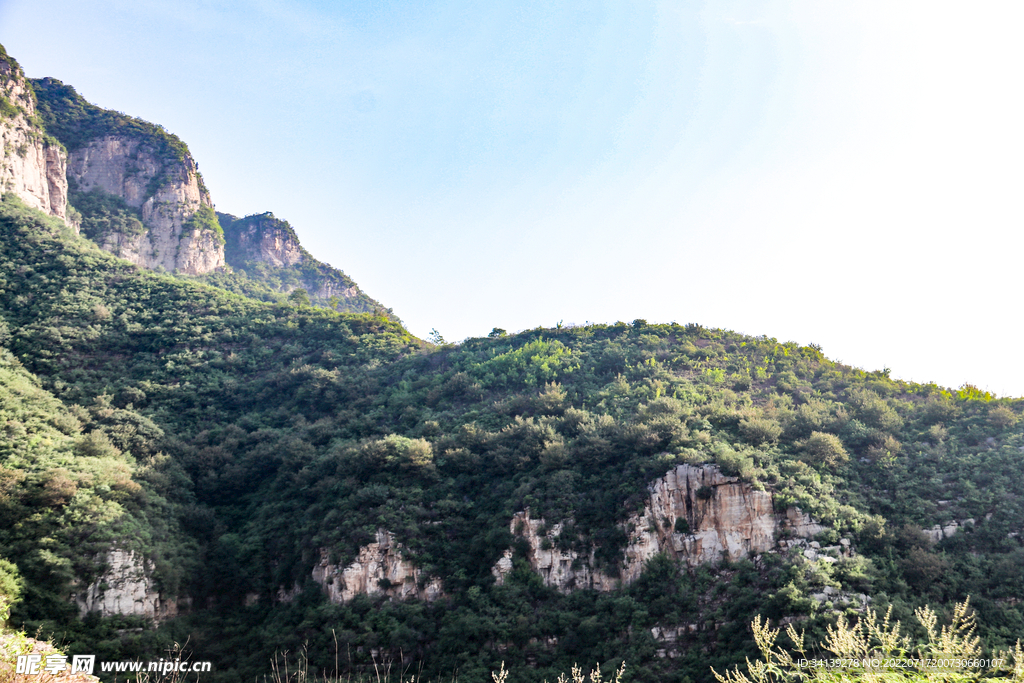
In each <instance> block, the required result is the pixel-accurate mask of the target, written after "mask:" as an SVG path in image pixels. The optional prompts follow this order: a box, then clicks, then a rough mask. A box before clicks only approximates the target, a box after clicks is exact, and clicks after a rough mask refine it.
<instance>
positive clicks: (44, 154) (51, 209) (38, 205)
mask: <svg viewBox="0 0 1024 683" xmlns="http://www.w3.org/2000/svg"><path fill="white" fill-rule="evenodd" d="M35 114H36V99H35V95H34V93H33V92H32V89H31V87H30V86H29V85H28V83H27V81H26V80H25V75H24V74H23V73H22V71H21V68H20V67H19V66H18V63H17V62H15V61H14V60H13V59H11V58H10V57H8V56H7V54H6V53H5V52H3V48H2V47H0V154H2V156H0V192H13V193H14V194H16V195H17V196H18V197H19V198H21V200H22V201H23V202H25V204H27V205H28V206H30V207H32V208H34V209H39V210H40V211H43V212H44V213H47V214H50V215H51V216H56V217H57V218H60V219H61V220H63V221H65V222H67V220H68V216H67V203H68V183H67V178H66V176H65V169H66V155H65V153H64V150H63V149H62V148H61V147H60V145H58V144H56V143H55V142H53V140H52V138H50V139H48V138H47V137H46V136H45V134H44V131H43V130H42V129H41V128H40V127H39V125H38V124H37V123H36V121H35Z"/></svg>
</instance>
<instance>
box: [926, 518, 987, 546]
mask: <svg viewBox="0 0 1024 683" xmlns="http://www.w3.org/2000/svg"><path fill="white" fill-rule="evenodd" d="M969 526H974V519H973V518H972V519H965V520H964V521H962V522H957V521H955V520H954V521H952V522H949V523H948V524H946V525H941V524H936V525H935V526H933V527H932V528H931V529H922V530H921V533H922V534H924V535H925V536H927V537H928V540H930V541H931V542H932V543H938V542H939V541H941V540H943V539H945V538H952V537H953V536H955V535H956V532H957V531H959V530H960V529H963V528H964V527H969Z"/></svg>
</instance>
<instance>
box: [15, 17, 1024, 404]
mask: <svg viewBox="0 0 1024 683" xmlns="http://www.w3.org/2000/svg"><path fill="white" fill-rule="evenodd" d="M1022 33H1024V6H1022V5H1020V3H1016V2H977V3H971V4H970V5H962V4H960V5H954V4H953V3H935V2H910V1H907V2H893V1H891V0H886V1H884V2H883V1H872V0H861V1H858V2H852V1H851V2H840V1H836V2H820V1H819V0H805V1H788V2H782V1H780V2H772V1H770V0H769V1H759V2H739V1H736V2H684V1H668V0H666V1H663V2H652V1H645V0H632V1H630V2H599V1H592V2H586V3H583V2H580V3H570V2H559V1H557V0H548V1H545V2H507V1H502V0H496V1H493V2H490V3H486V4H485V3H475V2H468V1H456V0H437V1H434V2H419V3H398V2H387V1H373V2H362V3H354V2H313V1H307V2H299V1H292V0H288V1H286V0H250V1H236V2H228V1H227V0H206V1H202V2H182V1H181V0H96V1H93V2H90V3H81V2H58V1H50V0H0V42H2V43H3V44H4V45H5V46H6V47H7V49H8V51H9V52H10V53H11V54H12V55H14V56H15V57H16V58H17V59H18V60H19V61H21V63H22V64H23V66H24V67H25V69H26V71H27V72H28V73H29V75H31V76H46V75H48V76H54V77H56V78H59V79H61V80H63V81H65V82H68V83H71V84H72V85H74V86H75V87H76V88H77V89H78V90H79V92H81V93H82V94H83V95H84V96H85V97H86V98H87V99H89V100H90V101H93V102H95V103H97V104H100V105H102V106H104V107H109V108H113V109H118V110H121V111H125V112H127V113H130V114H133V115H136V116H140V117H143V118H146V119H149V120H152V121H155V122H158V123H161V124H163V125H164V126H165V127H166V128H167V129H168V130H170V131H172V132H174V133H176V134H178V135H179V136H181V137H182V138H183V139H184V140H185V141H186V142H187V143H188V144H189V146H190V148H191V149H192V152H193V154H194V156H195V157H196V159H197V160H198V162H199V164H200V167H201V169H202V171H203V174H204V176H205V177H206V180H207V183H208V185H209V186H210V189H211V191H212V193H213V197H214V201H215V203H216V204H217V207H218V209H220V210H222V211H228V212H230V213H235V214H238V215H244V214H248V213H256V212H262V211H268V210H269V211H273V212H274V213H275V214H277V215H278V216H280V217H282V218H286V219H287V220H289V221H290V222H291V223H292V225H294V226H295V228H296V230H297V231H298V232H299V235H300V237H301V238H302V240H303V242H304V243H305V245H306V246H307V247H308V248H309V249H310V250H311V251H312V252H313V253H314V254H316V255H317V256H318V257H320V258H321V259H323V260H325V261H327V262H329V263H331V264H333V265H335V266H337V267H339V268H342V269H343V270H345V271H346V272H347V273H348V274H349V275H351V276H352V277H353V278H355V279H356V281H357V282H358V283H359V284H360V286H362V287H363V288H364V289H365V290H366V291H367V292H368V293H369V294H370V295H371V296H374V297H376V298H378V299H379V300H380V301H381V302H383V303H384V304H385V305H387V306H392V307H394V309H395V311H396V313H398V315H400V316H401V317H402V318H403V320H405V322H406V323H407V324H408V325H409V327H410V329H411V330H412V331H413V332H414V333H416V334H419V335H420V336H425V335H426V334H427V333H428V332H429V330H430V329H431V328H433V327H436V328H437V329H438V330H440V331H441V332H442V333H443V334H444V335H445V336H446V337H447V338H448V339H450V340H458V339H462V338H464V337H468V336H479V335H484V334H486V333H487V332H489V331H490V329H491V328H492V327H494V326H499V327H503V328H506V329H508V330H510V331H514V330H519V329H524V328H530V327H535V326H538V325H545V326H548V325H554V324H555V323H557V322H559V321H564V322H565V323H567V324H568V323H583V322H586V321H598V322H614V321H615V320H619V319H621V320H627V321H629V320H632V319H634V318H638V317H643V318H647V319H649V320H651V321H661V322H669V321H673V320H675V321H678V322H700V323H702V324H705V325H710V326H718V327H727V328H730V329H735V330H738V331H741V332H746V333H749V334H767V335H769V336H774V337H777V338H779V339H781V340H789V339H792V340H796V341H798V342H801V343H810V342H816V343H819V344H821V345H822V346H823V347H824V349H825V352H826V354H827V355H829V356H830V357H832V358H836V359H839V360H842V361H843V362H846V363H850V364H853V365H857V366H861V367H865V368H867V369H876V368H880V367H883V366H887V367H890V368H892V371H893V374H894V375H895V376H897V377H903V378H907V379H914V380H918V381H936V382H939V383H940V384H944V385H949V386H958V385H960V384H962V383H964V382H971V383H974V384H977V385H979V386H982V387H986V388H988V389H990V390H993V391H997V392H999V393H1001V394H1013V395H1024V363H1022V362H1021V361H1020V360H1019V358H1018V351H1017V348H1018V347H1019V346H1020V340H1021V339H1024V334H1022V333H1024V323H1022V322H1021V314H1020V309H1021V305H1020V298H1021V294H1020V291H1021V278H1020V276H1019V273H1020V272H1021V267H1020V262H1021V259H1022V247H1024V236H1022V235H1024V209H1022V202H1021V199H1020V198H1021V195H1022V181H1024V172H1022V166H1021V162H1020V160H1021V158H1022V156H1024V136H1022V133H1021V123H1020V122H1021V121H1024V107H1022V103H1021V102H1022V98H1021V97H1020V94H1019V93H1020V84H1021V83H1022V82H1024V73H1022V71H1024V47H1022V41H1020V40H1019V36H1020V35H1021V34H1022Z"/></svg>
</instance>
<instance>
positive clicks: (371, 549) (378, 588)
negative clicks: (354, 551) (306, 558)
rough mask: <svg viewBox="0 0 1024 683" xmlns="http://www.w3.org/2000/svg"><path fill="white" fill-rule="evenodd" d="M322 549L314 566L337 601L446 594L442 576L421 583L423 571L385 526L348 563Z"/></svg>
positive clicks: (315, 576) (429, 597)
mask: <svg viewBox="0 0 1024 683" xmlns="http://www.w3.org/2000/svg"><path fill="white" fill-rule="evenodd" d="M320 552H321V556H320V562H319V563H318V564H317V565H316V566H315V567H313V580H314V581H316V582H317V583H318V584H320V585H321V586H322V587H323V588H324V590H325V591H326V592H327V597H328V598H329V599H330V601H331V602H333V603H336V604H340V603H343V602H347V601H349V600H351V599H352V598H354V597H355V596H357V595H379V594H384V595H388V596H391V597H393V598H398V599H400V600H404V599H406V598H414V597H415V598H419V599H421V600H436V599H437V598H439V597H441V596H442V595H443V588H442V586H441V580H440V579H438V578H436V577H433V578H431V579H430V580H429V581H428V582H427V583H426V585H425V586H424V587H423V588H420V587H419V583H420V580H421V578H424V577H423V575H422V573H421V572H420V570H419V569H418V568H416V567H415V566H413V565H412V563H410V562H409V561H408V560H406V559H404V558H403V557H402V547H401V546H400V545H399V544H397V543H396V542H395V537H394V535H393V534H392V533H391V532H389V531H386V530H384V529H378V530H377V540H376V542H374V543H370V544H369V545H366V546H363V547H362V548H360V549H359V554H358V555H357V556H356V559H355V560H354V561H353V562H352V563H351V564H349V565H348V566H345V567H341V566H340V565H337V564H331V563H330V561H329V553H328V551H327V550H326V549H323V550H321V551H320Z"/></svg>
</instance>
